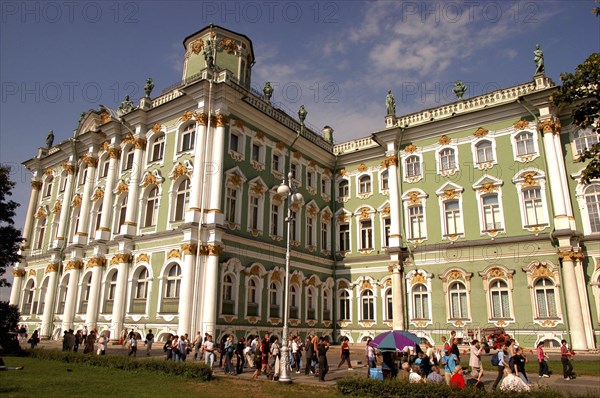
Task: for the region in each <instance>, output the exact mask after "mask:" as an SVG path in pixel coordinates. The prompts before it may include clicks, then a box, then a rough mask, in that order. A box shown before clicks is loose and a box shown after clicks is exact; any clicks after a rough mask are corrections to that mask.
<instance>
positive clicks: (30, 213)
mask: <svg viewBox="0 0 600 398" xmlns="http://www.w3.org/2000/svg"><path fill="white" fill-rule="evenodd" d="M41 189H42V182H41V181H39V180H37V179H35V178H34V179H33V180H31V194H30V195H29V205H28V206H27V216H26V217H25V225H24V226H23V245H22V246H23V248H24V249H27V248H30V247H31V245H30V242H31V231H32V230H33V218H34V214H35V208H36V206H37V204H38V200H39V198H40V191H41Z"/></svg>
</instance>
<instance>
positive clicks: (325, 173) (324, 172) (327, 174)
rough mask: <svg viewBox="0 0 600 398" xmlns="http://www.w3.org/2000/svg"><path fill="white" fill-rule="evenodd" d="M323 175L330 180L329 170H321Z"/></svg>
mask: <svg viewBox="0 0 600 398" xmlns="http://www.w3.org/2000/svg"><path fill="white" fill-rule="evenodd" d="M323 175H326V176H327V177H329V178H331V170H329V169H323Z"/></svg>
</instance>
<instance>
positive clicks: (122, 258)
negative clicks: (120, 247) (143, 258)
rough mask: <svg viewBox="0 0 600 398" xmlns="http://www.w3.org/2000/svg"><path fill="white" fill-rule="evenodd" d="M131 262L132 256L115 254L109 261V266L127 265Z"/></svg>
mask: <svg viewBox="0 0 600 398" xmlns="http://www.w3.org/2000/svg"><path fill="white" fill-rule="evenodd" d="M132 260H133V256H132V255H131V254H126V253H117V254H115V255H114V256H113V258H112V259H111V260H110V264H111V265H116V264H129V263H130V262H131V261H132Z"/></svg>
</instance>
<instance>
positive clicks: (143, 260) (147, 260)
mask: <svg viewBox="0 0 600 398" xmlns="http://www.w3.org/2000/svg"><path fill="white" fill-rule="evenodd" d="M135 262H136V263H137V264H139V263H150V256H148V254H146V253H141V254H140V255H139V256H137V259H136V260H135Z"/></svg>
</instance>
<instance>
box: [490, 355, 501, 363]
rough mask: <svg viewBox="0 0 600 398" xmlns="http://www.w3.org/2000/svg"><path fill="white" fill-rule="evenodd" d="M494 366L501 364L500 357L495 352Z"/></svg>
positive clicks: (493, 357) (493, 356) (492, 360)
mask: <svg viewBox="0 0 600 398" xmlns="http://www.w3.org/2000/svg"><path fill="white" fill-rule="evenodd" d="M491 362H492V366H498V365H500V358H498V353H495V354H494V355H492V359H491Z"/></svg>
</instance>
